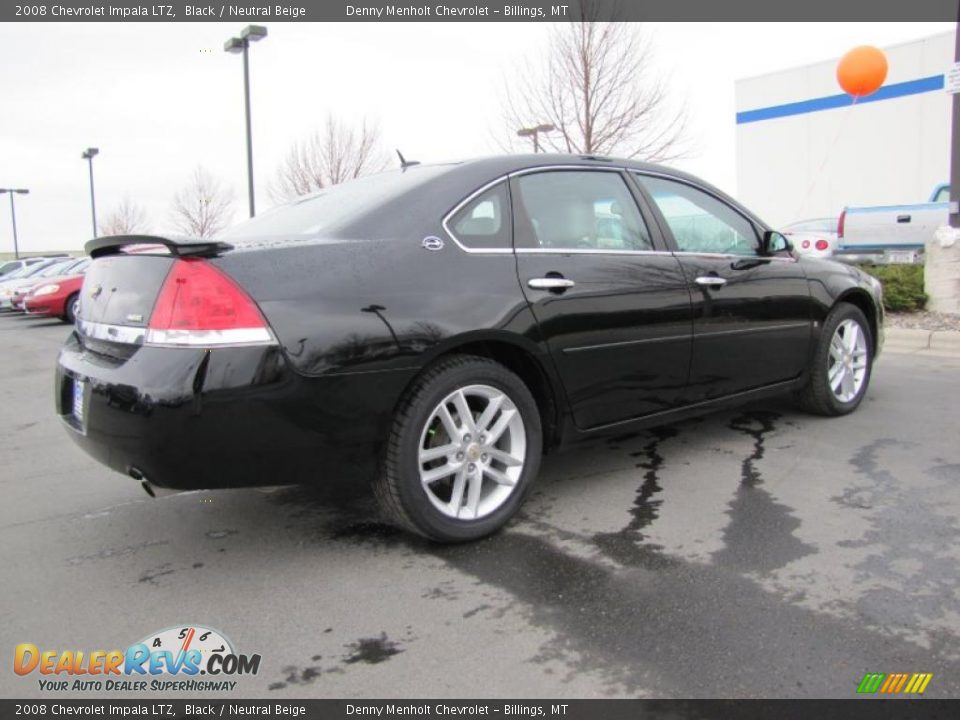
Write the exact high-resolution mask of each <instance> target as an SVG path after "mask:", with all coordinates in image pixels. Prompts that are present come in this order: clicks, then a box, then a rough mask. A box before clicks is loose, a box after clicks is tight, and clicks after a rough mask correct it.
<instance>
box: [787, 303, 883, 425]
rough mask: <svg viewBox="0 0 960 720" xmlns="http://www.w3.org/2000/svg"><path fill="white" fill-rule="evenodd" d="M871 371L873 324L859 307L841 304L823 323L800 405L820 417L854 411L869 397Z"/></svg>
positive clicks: (800, 397)
mask: <svg viewBox="0 0 960 720" xmlns="http://www.w3.org/2000/svg"><path fill="white" fill-rule="evenodd" d="M872 369H873V334H872V333H871V331H870V324H869V323H868V322H867V318H866V317H865V316H864V314H863V311H861V310H860V308H858V307H856V306H854V305H850V304H849V303H840V304H839V305H837V306H836V307H835V308H834V309H833V310H832V311H831V312H830V314H829V315H828V316H827V319H826V320H825V321H824V323H823V330H822V332H821V333H820V340H819V342H818V344H817V349H816V351H815V353H814V357H813V365H812V366H811V367H810V370H809V372H808V374H807V383H806V385H805V386H804V388H803V389H802V390H801V391H800V393H799V400H800V404H801V405H802V406H803V407H804V408H805V409H807V410H809V411H810V412H813V413H816V414H818V415H846V414H847V413H850V412H853V411H854V410H856V409H857V406H858V405H859V404H860V402H861V401H862V400H863V396H864V395H866V392H867V387H868V385H869V384H870V372H871V370H872Z"/></svg>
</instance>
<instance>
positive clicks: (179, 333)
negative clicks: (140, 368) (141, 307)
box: [77, 319, 277, 347]
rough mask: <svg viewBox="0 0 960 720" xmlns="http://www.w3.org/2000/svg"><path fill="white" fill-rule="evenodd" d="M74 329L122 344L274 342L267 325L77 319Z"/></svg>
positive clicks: (95, 338) (95, 337)
mask: <svg viewBox="0 0 960 720" xmlns="http://www.w3.org/2000/svg"><path fill="white" fill-rule="evenodd" d="M77 331H78V332H79V333H80V335H81V336H83V337H88V338H91V339H93V340H103V341H106V342H114V343H123V344H126V345H148V346H150V347H210V346H230V347H242V346H247V345H276V344H277V340H276V338H275V337H274V335H273V333H272V332H271V331H270V330H269V328H233V329H230V330H151V329H149V328H144V327H136V326H131V325H111V324H109V323H99V322H92V321H90V320H82V319H81V320H77Z"/></svg>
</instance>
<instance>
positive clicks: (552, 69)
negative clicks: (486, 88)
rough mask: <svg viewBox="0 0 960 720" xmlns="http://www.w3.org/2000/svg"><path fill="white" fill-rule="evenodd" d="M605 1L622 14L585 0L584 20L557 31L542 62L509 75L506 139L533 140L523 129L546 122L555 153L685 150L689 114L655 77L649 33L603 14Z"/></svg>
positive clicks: (657, 155) (652, 154)
mask: <svg viewBox="0 0 960 720" xmlns="http://www.w3.org/2000/svg"><path fill="white" fill-rule="evenodd" d="M601 6H602V7H603V8H604V13H603V15H604V16H605V17H606V18H607V19H610V20H615V19H616V18H615V15H612V14H611V12H613V13H615V10H616V8H615V6H612V5H611V3H609V2H607V3H601V2H599V1H598V0H579V5H578V9H579V13H578V15H579V17H580V18H582V19H581V20H580V21H578V22H570V23H564V24H562V25H560V26H557V27H555V29H554V30H552V31H551V35H550V40H549V48H548V51H547V56H546V58H545V61H544V63H543V64H542V65H541V66H540V67H539V68H537V67H536V66H534V68H533V72H532V73H530V74H528V73H526V72H524V73H518V74H517V76H515V78H514V79H513V80H512V82H511V81H508V83H507V97H506V103H505V105H506V110H505V121H506V127H507V130H508V132H509V133H510V135H509V137H510V141H509V144H508V146H509V147H511V148H513V149H515V148H517V147H519V146H520V143H521V142H522V143H523V144H526V143H528V142H529V141H528V140H527V139H526V138H518V137H516V133H517V130H519V129H521V128H526V127H529V126H539V125H544V124H546V125H553V126H554V127H555V130H554V131H551V132H541V133H540V134H539V135H538V137H537V141H538V142H539V144H540V146H541V147H543V148H544V149H546V150H549V151H552V152H567V153H576V154H596V155H617V156H621V157H628V158H637V159H641V160H647V161H650V162H663V161H667V160H671V159H676V158H678V157H682V156H683V155H684V154H686V147H685V142H684V130H685V127H684V126H685V115H686V114H685V111H684V109H683V108H682V107H680V108H672V107H671V105H670V103H669V102H668V99H667V92H666V87H665V85H664V83H663V81H662V80H661V79H659V78H657V77H654V76H653V73H652V70H651V61H652V48H651V44H650V40H649V38H648V36H647V35H646V34H645V32H644V31H643V29H642V28H641V27H640V25H639V23H625V22H608V21H601ZM611 7H613V10H612V11H611ZM526 147H528V148H529V147H530V146H529V145H526Z"/></svg>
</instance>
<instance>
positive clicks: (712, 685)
mask: <svg viewBox="0 0 960 720" xmlns="http://www.w3.org/2000/svg"><path fill="white" fill-rule="evenodd" d="M68 332H69V330H68V328H67V327H66V326H65V325H62V324H60V323H57V322H53V321H44V320H36V319H28V318H18V317H11V316H3V317H0V351H2V356H3V362H2V364H0V419H2V423H0V427H2V428H3V429H4V431H5V433H6V437H5V438H4V440H3V442H2V445H0V468H2V474H0V478H2V479H0V487H2V496H3V501H2V503H0V553H2V567H3V582H2V583H0V584H2V587H3V590H2V596H3V602H2V604H0V652H2V653H5V654H7V661H6V662H5V663H4V664H5V665H6V669H5V670H4V671H3V672H0V695H2V696H4V697H38V696H42V695H44V692H43V691H41V690H40V688H39V685H38V682H37V677H38V676H37V675H36V673H34V674H33V675H31V676H27V677H19V676H17V675H15V674H14V673H13V672H12V671H11V669H10V667H11V666H10V660H11V656H12V654H13V648H14V646H15V645H16V644H17V643H23V642H31V643H34V644H36V645H38V646H39V647H41V648H50V649H61V650H62V649H84V650H94V649H100V650H107V649H113V648H126V647H127V646H128V645H130V644H131V643H133V642H136V641H138V640H139V639H141V638H143V637H145V636H147V635H148V634H150V633H151V632H152V631H156V630H159V629H162V628H167V627H171V626H179V625H188V624H202V625H205V626H209V627H213V628H216V629H218V630H220V631H222V632H223V634H224V635H226V636H227V637H229V638H230V639H231V640H232V642H233V644H234V646H235V647H236V648H237V649H238V651H239V652H243V653H247V654H250V653H258V654H260V655H261V657H262V662H261V665H260V669H259V673H258V674H257V675H255V676H246V677H242V678H239V679H238V683H239V684H238V688H237V690H236V691H234V692H233V693H230V696H233V697H238V698H239V697H247V698H250V697H259V696H265V697H271V698H272V697H276V698H281V697H304V696H309V697H335V698H348V699H350V698H356V699H359V698H364V697H368V698H384V697H392V698H423V697H470V698H481V697H514V698H524V697H527V698H532V697H539V698H563V697H580V698H590V697H648V696H650V697H838V698H849V697H854V696H855V690H856V687H857V685H858V683H859V682H860V679H861V678H862V677H863V675H864V673H865V672H884V673H892V672H931V673H933V675H934V677H933V680H932V681H931V682H930V684H929V686H928V688H927V690H926V695H927V696H930V697H957V696H960V643H958V639H960V589H958V588H960V537H958V536H960V522H958V519H957V518H958V511H960V443H958V441H957V427H958V426H960V404H958V403H957V398H958V397H960V359H957V358H954V357H938V356H920V355H917V354H913V355H906V354H894V353H888V354H886V355H885V356H883V357H882V358H881V359H880V361H879V363H878V365H877V366H876V367H875V371H874V377H873V383H872V386H871V389H870V392H869V395H868V397H867V398H866V400H865V402H864V403H863V405H862V407H861V408H860V410H859V411H858V412H856V413H855V414H854V415H852V416H849V417H846V418H840V419H824V418H817V417H811V416H808V415H805V414H803V413H801V412H799V411H797V410H795V409H794V408H793V407H792V406H791V405H790V404H789V403H788V402H785V401H774V402H768V403H763V404H757V405H751V406H749V407H747V408H743V409H739V410H733V411H729V412H724V413H720V414H716V415H712V416H707V417H704V418H701V419H697V420H693V421H689V422H684V423H680V424H677V425H673V426H668V427H664V428H659V429H657V430H654V431H651V432H645V433H640V434H635V435H624V436H621V437H617V438H613V439H610V440H609V441H605V442H601V443H597V444H596V445H594V446H592V447H589V448H583V449H580V450H577V451H575V452H570V453H566V454H562V455H557V456H552V457H549V458H547V459H546V460H545V463H544V468H543V471H542V473H541V477H540V478H539V481H538V483H537V486H536V488H535V491H534V493H533V495H532V497H531V498H530V500H529V501H528V503H527V504H526V506H525V507H524V509H523V511H522V514H521V516H520V517H519V518H518V519H517V520H515V521H514V522H513V523H511V525H510V526H509V527H508V528H507V530H506V531H504V532H502V533H500V534H499V535H497V536H495V537H492V538H489V539H487V540H484V541H481V542H478V543H474V544H470V545H465V546H459V547H442V546H437V545H432V544H429V543H426V542H423V541H420V540H417V539H414V538H411V537H409V536H407V535H405V534H403V533H400V532H398V531H395V530H393V529H392V528H389V527H386V526H384V525H381V524H380V523H378V522H377V521H376V518H375V517H374V516H373V515H372V510H371V506H370V503H369V501H368V499H367V498H366V496H365V495H364V494H363V493H362V492H360V491H358V490H356V489H350V488H347V489H344V488H342V487H339V486H338V485H337V483H335V482H327V481H325V480H321V481H320V482H319V483H318V486H317V487H316V488H311V489H308V488H285V489H278V490H274V491H271V492H264V491H261V490H238V491H220V492H212V493H208V492H196V493H187V494H181V495H173V496H169V497H165V498H160V499H151V498H149V497H147V496H146V495H145V494H144V492H143V491H142V490H141V489H140V488H139V487H138V486H137V485H136V484H135V483H134V482H133V481H131V480H130V479H129V478H125V477H123V476H121V475H118V474H114V473H112V472H110V471H109V470H107V469H106V468H103V467H101V466H100V465H98V464H97V463H95V462H94V461H92V460H91V459H89V458H87V457H86V456H85V455H84V454H83V453H82V452H81V451H80V450H79V449H77V448H76V447H75V446H74V445H73V444H72V443H71V442H70V441H69V440H68V438H67V434H66V430H65V429H64V428H62V427H61V426H60V422H59V420H58V418H57V417H56V416H55V415H54V412H53V398H52V393H53V366H54V363H55V358H56V353H57V349H58V346H59V345H60V343H61V342H62V341H63V339H64V338H65V337H66V335H67V333H68ZM176 451H177V449H176V448H174V447H171V448H170V452H176ZM317 476H318V478H323V468H317ZM91 695H100V696H102V695H104V693H103V692H100V693H96V692H93V693H91ZM47 696H48V697H54V696H53V695H50V694H49V693H48V694H47ZM111 696H117V697H123V696H124V695H123V693H111ZM61 697H62V696H61Z"/></svg>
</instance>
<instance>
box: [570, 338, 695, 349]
mask: <svg viewBox="0 0 960 720" xmlns="http://www.w3.org/2000/svg"><path fill="white" fill-rule="evenodd" d="M692 338H693V335H692V334H689V333H688V334H687V335H667V336H665V337H658V338H643V339H641V340H622V341H620V342H612V343H600V344H599V345H581V346H580V347H570V348H564V349H563V352H565V353H576V352H581V351H584V350H605V349H607V348H617V347H627V346H629V345H652V344H655V343H662V342H677V341H678V340H691V339H692Z"/></svg>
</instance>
